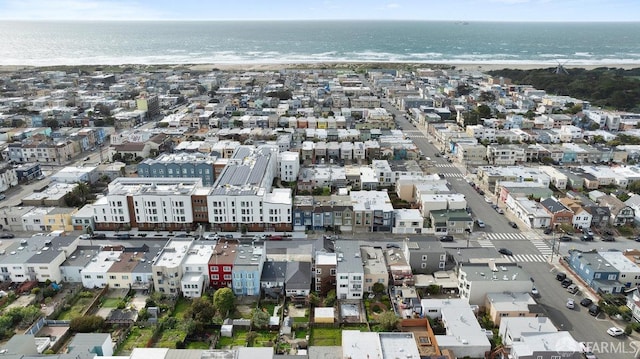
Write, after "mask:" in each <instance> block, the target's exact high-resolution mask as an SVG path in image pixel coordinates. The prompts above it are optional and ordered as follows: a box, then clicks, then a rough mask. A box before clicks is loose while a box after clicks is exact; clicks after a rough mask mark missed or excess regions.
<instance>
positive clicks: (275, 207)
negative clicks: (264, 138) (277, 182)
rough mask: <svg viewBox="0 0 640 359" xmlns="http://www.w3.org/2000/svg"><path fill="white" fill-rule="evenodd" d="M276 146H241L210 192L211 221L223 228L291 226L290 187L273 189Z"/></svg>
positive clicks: (260, 228) (278, 228)
mask: <svg viewBox="0 0 640 359" xmlns="http://www.w3.org/2000/svg"><path fill="white" fill-rule="evenodd" d="M277 151H278V150H277V147H276V146H270V145H263V146H260V147H258V148H257V149H256V148H253V147H250V146H240V147H238V148H237V149H236V152H235V153H234V155H233V157H232V158H230V159H229V163H228V164H227V166H226V167H225V168H224V170H223V171H222V173H221V174H220V176H219V177H218V179H217V181H216V183H215V184H214V186H213V188H212V189H211V191H210V192H209V195H208V196H207V205H208V210H209V221H210V222H211V225H212V226H214V227H215V228H217V229H220V230H240V229H242V228H246V229H247V230H249V231H251V230H276V231H286V230H291V228H292V225H291V222H292V221H291V206H292V203H293V200H292V194H291V190H290V189H287V188H281V189H273V190H272V183H273V179H274V178H275V176H276V174H277Z"/></svg>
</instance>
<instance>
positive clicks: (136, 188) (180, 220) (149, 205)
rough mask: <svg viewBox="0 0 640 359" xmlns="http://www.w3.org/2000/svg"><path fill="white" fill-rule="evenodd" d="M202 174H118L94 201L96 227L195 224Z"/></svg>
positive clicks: (155, 227) (184, 226)
mask: <svg viewBox="0 0 640 359" xmlns="http://www.w3.org/2000/svg"><path fill="white" fill-rule="evenodd" d="M201 187H202V180H201V179H199V178H116V179H115V180H114V181H113V182H111V183H110V184H109V194H107V195H106V196H105V197H103V198H100V199H98V200H97V201H96V202H95V203H94V204H93V213H94V221H95V225H96V229H98V230H120V229H127V228H132V227H137V228H139V229H144V230H159V229H164V230H184V229H190V228H192V227H194V217H193V207H192V202H191V199H192V196H193V195H194V194H195V191H196V189H198V188H201Z"/></svg>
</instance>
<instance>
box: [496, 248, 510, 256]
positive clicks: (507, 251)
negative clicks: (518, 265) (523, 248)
mask: <svg viewBox="0 0 640 359" xmlns="http://www.w3.org/2000/svg"><path fill="white" fill-rule="evenodd" d="M498 253H500V254H504V255H505V256H512V255H513V252H512V251H510V250H508V249H506V248H500V249H498Z"/></svg>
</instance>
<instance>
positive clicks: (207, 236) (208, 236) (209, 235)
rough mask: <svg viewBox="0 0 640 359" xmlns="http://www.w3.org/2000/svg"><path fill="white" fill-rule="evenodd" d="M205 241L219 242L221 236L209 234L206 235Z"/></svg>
mask: <svg viewBox="0 0 640 359" xmlns="http://www.w3.org/2000/svg"><path fill="white" fill-rule="evenodd" d="M204 239H205V240H207V241H217V240H218V239H220V236H218V235H217V234H215V233H209V234H205V235H204Z"/></svg>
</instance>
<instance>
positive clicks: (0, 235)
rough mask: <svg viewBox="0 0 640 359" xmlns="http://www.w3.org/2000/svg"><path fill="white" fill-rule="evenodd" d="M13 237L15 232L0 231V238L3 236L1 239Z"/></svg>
mask: <svg viewBox="0 0 640 359" xmlns="http://www.w3.org/2000/svg"><path fill="white" fill-rule="evenodd" d="M14 237H15V234H13V233H9V232H0V238H3V239H5V238H6V239H8V238H14Z"/></svg>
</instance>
